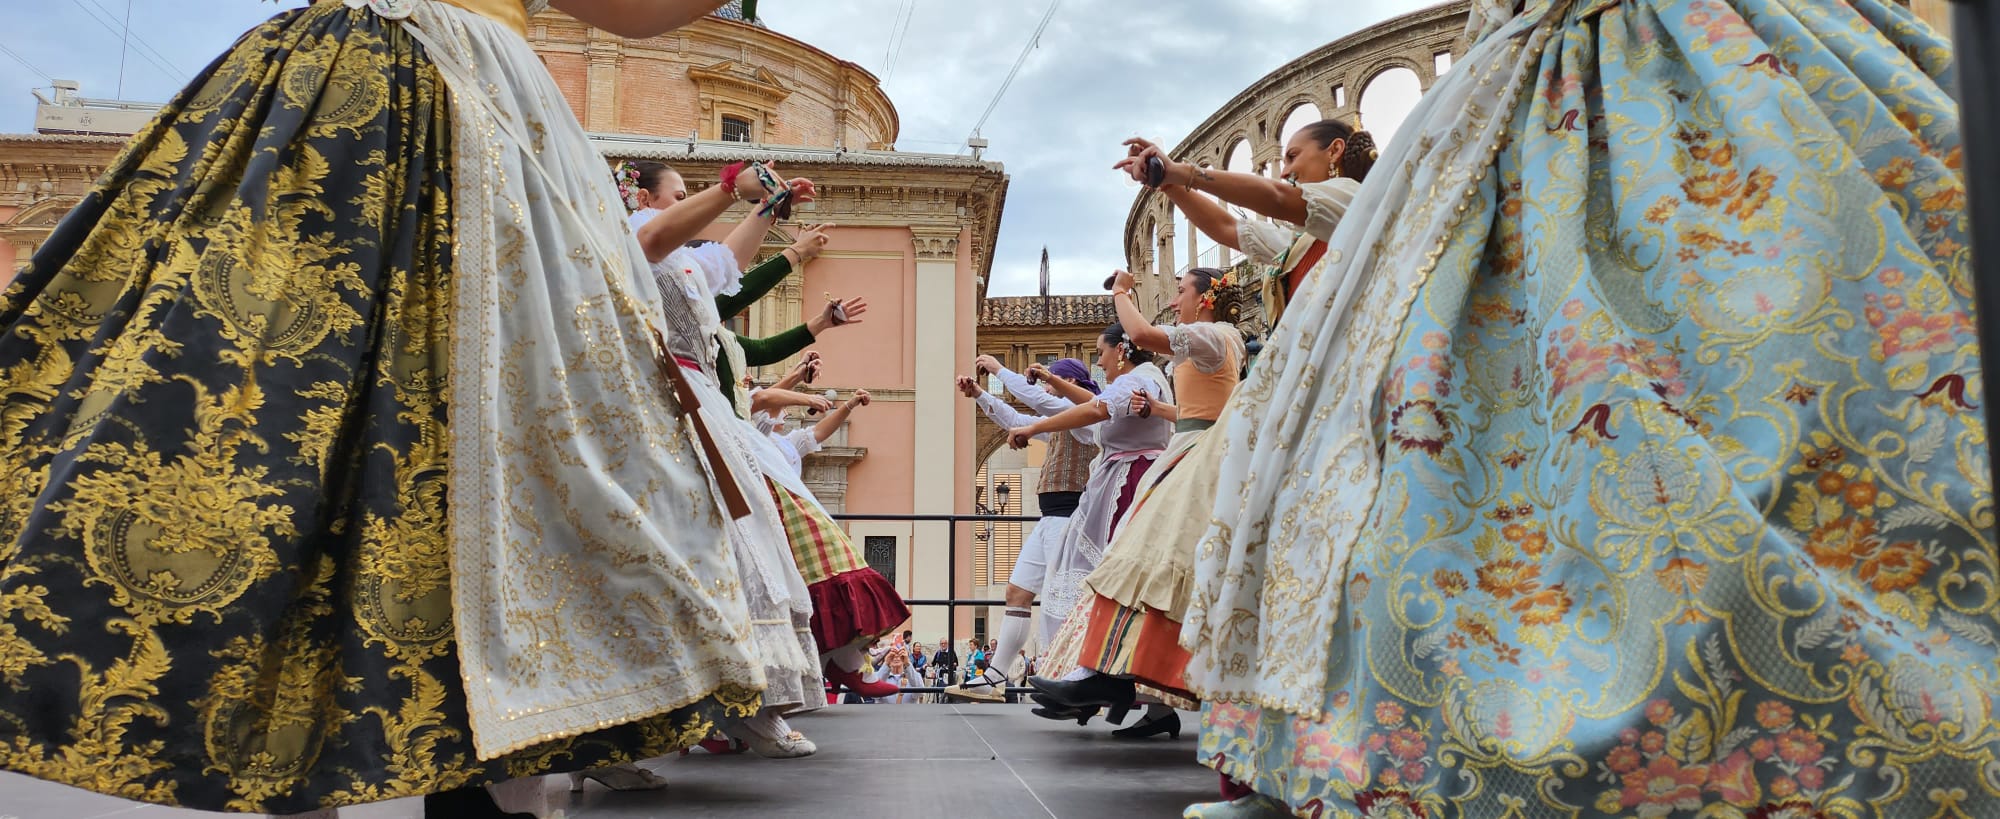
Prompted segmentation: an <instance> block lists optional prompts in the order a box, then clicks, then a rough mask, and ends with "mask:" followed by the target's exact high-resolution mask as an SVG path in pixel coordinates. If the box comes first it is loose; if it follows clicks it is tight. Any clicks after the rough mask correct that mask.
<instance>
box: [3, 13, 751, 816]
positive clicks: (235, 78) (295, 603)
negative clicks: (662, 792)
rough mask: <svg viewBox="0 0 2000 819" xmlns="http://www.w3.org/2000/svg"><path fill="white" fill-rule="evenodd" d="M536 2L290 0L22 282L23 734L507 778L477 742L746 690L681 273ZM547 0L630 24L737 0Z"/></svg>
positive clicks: (193, 790) (12, 479)
mask: <svg viewBox="0 0 2000 819" xmlns="http://www.w3.org/2000/svg"><path fill="white" fill-rule="evenodd" d="M543 5H544V4H543V3H542V2H539V0H537V2H534V3H533V4H532V7H524V6H523V5H522V4H521V3H520V2H516V1H515V0H501V1H500V2H478V3H474V2H469V0H468V1H467V2H463V3H452V2H442V1H441V0H413V2H405V3H397V4H388V3H378V4H373V5H372V6H368V7H359V6H362V4H358V3H346V4H343V3H315V4H312V5H309V6H307V7H305V8H300V9H294V10H289V11H285V12H283V13H281V14H279V15H277V16H276V17H274V18H273V19H272V20H271V21H270V22H268V23H265V24H264V25H261V26H259V27H258V28H256V29H255V30H253V31H251V32H250V33H248V34H246V35H245V36H244V37H243V38H242V39H241V40H239V41H238V42H237V43H236V44H235V45H234V46H233V47H232V48H231V49H230V50H229V51H228V53H226V54H225V55H224V56H223V57H222V58H221V59H219V60H218V61H216V62H215V63H214V64H213V65H212V66H211V67H210V68H209V69H208V70H206V71H204V72H203V73H202V74H201V75H200V76H199V77H198V78H197V79H196V80H195V81H194V82H193V83H192V84H191V85H190V86H189V87H188V88H187V90H185V91H184V92H182V93H181V94H180V95H179V96H178V97H177V98H176V99H175V101H174V102H173V103H171V104H169V105H168V106H167V107H166V109H164V110H163V111H162V112H161V114H160V115H159V116H158V117H157V118H156V119H155V120H154V122H153V123H152V124H151V125H149V126H148V127H147V128H146V129H144V130H143V131H142V132H141V133H139V134H138V135H137V136H136V137H135V138H134V139H133V140H132V142H131V144H130V146H129V147H128V148H127V149H126V151H125V153H124V154H123V155H122V156H121V157H120V159H119V160H118V161H117V162H116V163H115V164H114V165H113V166H112V167H111V168H110V169H109V170H108V171H107V172H106V174H105V175H104V176H103V178H102V180H101V181H100V183H99V184H98V185H97V187H96V188H95V189H94V190H93V191H92V193H91V194H90V195H89V196H88V197H86V199H85V201H84V202H83V204H81V205H79V206H78V207H77V209H76V210H75V211H73V212H72V213H71V214H70V216H69V218H68V219H66V220H65V221H64V223H63V224H62V225H61V226H60V227H59V228H58V229H57V230H56V231H55V233H54V234H53V235H52V236H51V237H50V240H49V241H48V242H47V243H46V244H45V245H43V246H42V248H41V250H40V251H38V252H37V253H36V254H35V257H34V258H33V260H32V261H31V262H30V264H29V266H28V268H27V270H26V271H25V272H24V273H23V274H22V275H21V276H20V277H19V278H18V279H17V280H16V281H15V282H14V284H13V285H12V287H11V288H9V289H8V290H7V291H6V293H5V295H4V297H0V373H4V374H5V375H4V376H0V487H4V492H5V498H6V500H5V501H4V502H0V589H4V591H0V599H4V600H5V601H6V602H4V603H0V618H4V620H5V624H4V627H0V631H4V632H5V633H6V634H7V635H8V637H7V638H6V641H5V642H6V646H7V647H6V649H5V657H6V661H5V662H4V663H0V676H4V677H5V679H6V683H7V684H6V685H5V686H0V690H4V693H0V714H4V715H5V717H4V719H0V726H4V727H0V736H4V741H5V746H6V747H7V748H9V749H10V750H9V751H8V753H7V754H5V755H4V759H0V765H4V766H5V767H7V768H9V769H11V770H15V771H20V772H23V773H27V774H30V775H33V776H37V777H41V778H44V779H48V780H52V781H56V782H62V783H66V784H71V785H75V786H78V787H83V788H89V789H92V790H96V791H100V792H103V793H108V794H113V795H118V796H123V797H127V798H132V799H140V800H145V801H150V802H157V803H163V804H176V805H184V806H188V807H194V808H199V809H204V810H214V811H223V810H227V811H247V812H270V813H280V814H283V813H297V812H303V811H307V810H312V809H315V808H321V807H332V806H339V805H345V804H355V803H361V802H370V801H375V800H380V799H388V798H393V797H401V796H412V795H430V796H429V797H428V798H427V799H426V811H427V812H428V813H430V814H432V815H444V816H454V817H464V816H484V815H492V814H494V813H495V812H496V810H497V809H496V808H495V806H494V804H493V801H492V800H491V799H490V798H489V797H488V796H487V795H486V793H485V791H484V790H483V789H482V788H478V787H476V786H479V785H481V784H483V783H488V782H495V781H499V780H502V779H505V778H507V777H510V776H521V775H524V774H532V773H536V772H542V771H549V770H566V769H567V770H574V769H578V768H588V767H591V766H593V765H600V764H605V763H611V762H617V761H620V760H624V759H631V758H640V757H648V756H654V755H658V754H661V753H665V752H668V751H672V750H675V749H677V748H680V747H683V746H685V745H687V744H689V743H691V742H693V741H694V740H696V739H698V738H699V737H700V736H701V735H702V734H703V733H704V732H706V731H707V729H708V725H709V723H710V721H711V720H712V719H713V718H715V717H717V716H719V715H721V714H722V713H723V712H724V710H725V709H727V710H733V711H736V712H738V713H741V712H743V711H746V710H748V709H750V708H752V707H754V705H755V703H756V692H757V691H758V690H759V689H761V688H762V687H763V686H764V684H765V680H764V678H763V673H762V671H761V669H760V668H759V667H758V664H757V663H756V662H755V661H754V660H753V658H752V657H751V656H750V654H749V653H748V651H747V649H746V647H745V645H744V643H745V641H744V639H743V637H744V636H745V635H746V633H747V617H746V614H745V609H744V603H743V601H742V600H741V599H740V598H739V597H738V596H736V595H734V594H720V595H719V594H717V593H715V592H714V591H712V590H714V589H728V588H732V587H734V586H735V584H736V583H737V582H738V578H737V574H736V569H735V566H734V564H733V562H732V561H730V560H729V559H728V554H727V552H726V548H727V547H726V545H725V540H724V537H723V534H722V529H723V525H724V516H723V513H722V511H721V510H720V509H719V508H718V506H717V503H716V501H715V499H714V498H713V496H712V494H711V493H710V491H709V485H708V481H707V478H706V476H705V475H703V473H702V471H701V470H700V468H699V467H698V466H697V464H698V462H699V455H698V452H697V449H698V448H697V447H696V446H695V445H694V443H693V442H692V440H691V439H690V438H689V437H688V436H687V435H686V434H685V431H684V430H683V429H682V423H683V421H684V417H683V410H684V409H692V408H677V407H675V406H674V404H673V403H672V402H671V401H668V400H666V399H665V397H664V396H666V395H667V394H668V393H667V389H668V387H667V382H666V380H665V379H666V376H665V375H664V374H663V372H662V370H661V368H660V366H659V365H658V364H657V363H656V360H655V356H654V348H653V341H652V339H653V330H652V328H651V326H650V325H651V324H652V323H653V321H654V319H653V317H654V316H656V315H657V314H658V310H659V307H658V299H657V298H656V297H655V296H654V295H653V293H652V292H651V289H652V288H651V287H650V286H649V285H647V284H646V283H645V264H644V263H643V261H642V257H641V256H640V255H639V249H638V248H637V247H636V246H634V244H633V242H632V239H631V238H630V236H629V235H628V234H627V233H626V231H625V228H624V227H623V226H622V225H621V224H619V222H618V220H617V219H616V218H614V217H605V216H601V215H600V214H605V213H616V205H615V202H616V194H615V191H614V190H613V188H612V186H611V185H610V184H609V183H608V182H607V181H606V180H605V178H604V174H603V173H602V170H601V169H602V167H603V165H602V160H601V159H599V158H598V155H597V153H596V151H595V150H594V149H592V147H591V145H590V142H589V140H588V139H587V138H586V137H585V135H584V133H583V130H582V128H581V127H580V126H579V125H578V124H577V123H576V120H575V119H574V117H573V116H572V115H571V114H570V112H569V109H568V108H567V107H566V106H564V105H563V104H562V102H561V100H562V94H561V92H560V91H559V90H558V89H557V88H556V87H555V84H554V82H553V81H552V80H551V79H550V78H549V76H548V74H547V72H546V71H545V70H544V69H543V67H542V65H541V62H540V60H539V59H537V57H536V55H535V53H534V51H533V50H532V49H530V48H529V46H528V43H527V41H526V40H525V38H524V35H523V33H524V32H525V30H526V21H527V18H528V16H529V14H530V13H531V12H534V11H538V10H539V9H540V8H542V7H543ZM558 5H559V6H560V7H561V8H563V9H564V10H565V11H568V12H569V13H571V14H573V15H575V16H577V17H578V18H580V19H583V20H584V21H586V22H589V23H592V24H594V25H598V26H600V27H604V28H608V29H610V30H612V31H614V32H617V33H621V34H626V35H631V36H640V37H645V36H652V35H655V34H658V33H660V32H663V31H667V30H669V29H672V28H675V27H677V26H679V25H681V24H684V23H686V22H688V21H689V20H693V19H697V18H698V17H699V16H700V15H702V14H705V13H707V12H708V11H710V10H712V9H713V8H714V7H715V6H716V3H715V2H711V1H709V0H662V1H661V2H657V3H651V4H646V5H644V6H643V7H642V6H640V5H637V4H629V3H613V2H608V1H607V0H560V2H558ZM377 9H379V11H378V10H377ZM744 184H745V185H746V186H747V185H754V180H745V181H744ZM584 358H588V360H590V361H591V362H592V366H590V367H573V366H568V365H569V363H570V362H571V361H574V360H579V359H584ZM190 500H195V501H199V502H192V503H191V502H190ZM551 567H561V569H560V570H559V571H558V570H555V569H552V568H551ZM524 577H534V578H536V582H533V583H523V582H521V578H524ZM666 612H672V613H673V614H672V616H671V617H667V616H663V615H664V613H666ZM634 635H639V636H637V637H635V636H634Z"/></svg>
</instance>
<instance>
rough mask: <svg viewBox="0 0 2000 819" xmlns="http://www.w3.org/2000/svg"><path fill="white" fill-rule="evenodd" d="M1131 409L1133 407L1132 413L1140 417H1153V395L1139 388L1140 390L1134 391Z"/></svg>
mask: <svg viewBox="0 0 2000 819" xmlns="http://www.w3.org/2000/svg"><path fill="white" fill-rule="evenodd" d="M1131 409H1132V414H1133V415H1137V416H1139V417H1140V418H1150V417H1152V415H1153V397H1152V396H1150V395H1147V394H1146V391H1145V390H1139V391H1138V392H1134V393H1132V406H1131Z"/></svg>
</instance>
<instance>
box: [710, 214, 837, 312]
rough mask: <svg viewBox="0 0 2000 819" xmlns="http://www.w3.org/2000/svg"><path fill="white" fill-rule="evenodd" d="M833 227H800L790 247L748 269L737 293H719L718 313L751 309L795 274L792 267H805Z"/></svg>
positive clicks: (794, 268) (824, 243)
mask: <svg viewBox="0 0 2000 819" xmlns="http://www.w3.org/2000/svg"><path fill="white" fill-rule="evenodd" d="M830 227H832V225H814V226H812V227H809V228H806V229H804V230H801V231H799V236H798V238H797V239H795V240H793V241H792V244H791V246H790V247H787V248H785V249H784V250H781V251H779V252H778V255H776V256H772V257H771V258H769V259H765V260H764V262H763V263H762V264H759V265H757V266H756V267H753V268H751V269H750V270H749V271H748V272H745V273H744V274H743V284H742V287H741V289H739V290H737V291H736V293H735V294H733V295H728V296H716V297H715V314H716V315H718V316H721V317H722V318H723V319H725V320H727V319H732V318H735V317H736V316H737V315H739V314H741V313H742V312H743V311H745V310H748V309H750V305H753V304H756V303H757V300H758V299H761V298H763V297H764V294H766V293H769V292H771V291H772V290H773V289H775V288H776V287H777V286H778V285H779V284H780V283H782V282H783V281H784V280H785V277H786V276H789V275H791V274H792V271H793V270H801V269H804V268H805V266H806V263H807V262H810V261H812V260H813V259H814V258H815V257H817V256H819V253H820V251H821V250H822V249H824V248H825V247H826V240H827V236H826V230H827V229H828V228H830ZM733 250H734V249H733V248H732V251H733ZM755 252H756V249H755V248H752V249H751V253H753V254H754V253H755ZM738 258H749V257H748V256H739V257H738Z"/></svg>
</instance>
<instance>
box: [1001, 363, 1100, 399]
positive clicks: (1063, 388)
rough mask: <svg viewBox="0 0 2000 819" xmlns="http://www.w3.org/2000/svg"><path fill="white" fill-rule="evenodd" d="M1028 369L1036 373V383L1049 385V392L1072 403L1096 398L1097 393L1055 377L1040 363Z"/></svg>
mask: <svg viewBox="0 0 2000 819" xmlns="http://www.w3.org/2000/svg"><path fill="white" fill-rule="evenodd" d="M1028 371H1029V372H1033V373H1037V374H1038V377H1037V379H1036V382H1035V383H1036V384H1047V385H1049V392H1052V393H1055V394H1056V395H1058V396H1060V397H1061V398H1063V399H1064V400H1066V401H1068V402H1070V403H1072V404H1083V403H1087V402H1090V401H1095V400H1097V395H1096V394H1095V393H1093V392H1091V391H1090V390H1086V389H1084V388H1082V387H1079V386H1077V385H1075V384H1072V383H1070V382H1068V381H1065V380H1063V379H1061V378H1057V377H1055V375H1054V374H1052V373H1050V372H1049V368H1047V367H1044V366H1042V365H1040V364H1031V365H1029V366H1028ZM1008 389H1013V388H1012V387H1009V388H1008Z"/></svg>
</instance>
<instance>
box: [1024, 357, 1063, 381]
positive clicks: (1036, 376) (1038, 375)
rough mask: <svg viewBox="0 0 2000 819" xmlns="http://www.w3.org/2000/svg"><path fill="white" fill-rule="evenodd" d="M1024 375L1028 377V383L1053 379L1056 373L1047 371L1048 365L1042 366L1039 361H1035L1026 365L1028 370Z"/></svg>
mask: <svg viewBox="0 0 2000 819" xmlns="http://www.w3.org/2000/svg"><path fill="white" fill-rule="evenodd" d="M1025 376H1026V378H1027V379H1028V383H1030V384H1039V383H1041V382H1043V381H1053V380H1055V377H1056V374H1055V373H1052V372H1049V368H1048V367H1046V366H1043V364H1042V363H1041V362H1039V361H1037V362H1035V363H1033V364H1029V365H1028V372H1027V373H1026V374H1025Z"/></svg>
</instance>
